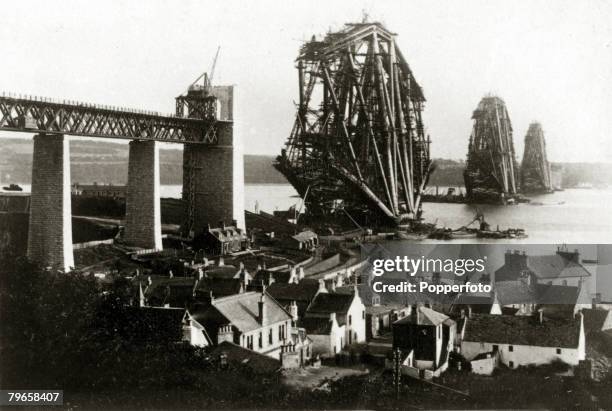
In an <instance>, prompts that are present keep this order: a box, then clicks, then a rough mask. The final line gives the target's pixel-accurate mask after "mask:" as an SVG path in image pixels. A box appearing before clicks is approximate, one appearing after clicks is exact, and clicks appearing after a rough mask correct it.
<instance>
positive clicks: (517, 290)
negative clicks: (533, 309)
mask: <svg viewBox="0 0 612 411" xmlns="http://www.w3.org/2000/svg"><path fill="white" fill-rule="evenodd" d="M494 289H495V292H496V293H497V300H498V301H499V303H500V304H501V305H510V304H547V305H548V304H569V305H575V304H576V302H577V301H578V297H579V295H580V287H575V286H568V285H549V284H531V285H529V284H527V283H526V282H524V281H522V280H517V281H498V282H496V283H495V286H494Z"/></svg>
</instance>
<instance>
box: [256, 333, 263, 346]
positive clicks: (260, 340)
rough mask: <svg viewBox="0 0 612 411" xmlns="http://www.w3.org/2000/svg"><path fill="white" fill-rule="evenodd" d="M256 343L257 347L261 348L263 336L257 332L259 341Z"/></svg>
mask: <svg viewBox="0 0 612 411" xmlns="http://www.w3.org/2000/svg"><path fill="white" fill-rule="evenodd" d="M257 345H258V346H259V348H263V336H262V335H261V333H259V341H258V343H257Z"/></svg>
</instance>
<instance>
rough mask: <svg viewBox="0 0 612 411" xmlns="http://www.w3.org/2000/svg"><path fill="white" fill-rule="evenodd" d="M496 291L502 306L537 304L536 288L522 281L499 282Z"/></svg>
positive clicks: (495, 287)
mask: <svg viewBox="0 0 612 411" xmlns="http://www.w3.org/2000/svg"><path fill="white" fill-rule="evenodd" d="M494 290H495V292H496V293H497V301H499V303H500V304H501V305H509V304H535V303H536V301H537V295H536V292H535V289H534V287H530V286H529V285H527V283H525V282H523V281H521V280H517V281H498V282H496V283H495V286H494Z"/></svg>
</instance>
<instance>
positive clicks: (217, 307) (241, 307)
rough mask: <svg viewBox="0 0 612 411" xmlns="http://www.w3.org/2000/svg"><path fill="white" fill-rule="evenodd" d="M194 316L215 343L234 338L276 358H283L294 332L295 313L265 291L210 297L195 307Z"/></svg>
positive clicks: (236, 341)
mask: <svg viewBox="0 0 612 411" xmlns="http://www.w3.org/2000/svg"><path fill="white" fill-rule="evenodd" d="M194 317H195V318H196V319H197V320H198V321H199V322H200V323H201V324H203V325H204V327H205V328H206V330H207V332H208V334H209V335H210V337H211V338H212V341H214V343H215V344H220V343H221V342H223V341H230V342H233V343H234V344H237V345H239V346H241V347H243V348H247V349H249V350H253V351H256V352H258V353H261V354H265V355H268V356H270V357H272V358H276V359H281V351H282V347H283V346H284V345H286V344H287V343H288V342H289V341H290V337H291V333H292V318H291V314H290V313H288V312H287V311H285V310H284V309H283V307H282V306H281V305H280V304H279V303H278V302H277V301H276V300H274V299H273V298H271V297H270V296H269V295H268V294H267V293H266V292H265V291H264V292H263V293H259V292H245V293H242V294H235V295H231V296H228V297H223V298H215V297H214V296H210V300H209V301H206V302H205V303H204V304H202V305H200V306H198V308H197V309H195V310H194Z"/></svg>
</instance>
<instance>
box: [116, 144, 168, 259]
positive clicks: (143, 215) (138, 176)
mask: <svg viewBox="0 0 612 411" xmlns="http://www.w3.org/2000/svg"><path fill="white" fill-rule="evenodd" d="M159 190H160V187H159V147H158V143H157V141H138V140H134V141H130V153H129V164H128V185H127V198H126V204H125V233H124V240H125V242H126V244H128V245H131V246H136V247H142V248H147V249H156V250H161V249H162V248H163V246H162V232H161V205H160V200H159Z"/></svg>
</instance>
